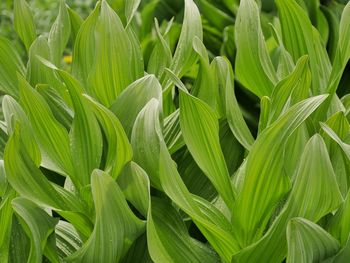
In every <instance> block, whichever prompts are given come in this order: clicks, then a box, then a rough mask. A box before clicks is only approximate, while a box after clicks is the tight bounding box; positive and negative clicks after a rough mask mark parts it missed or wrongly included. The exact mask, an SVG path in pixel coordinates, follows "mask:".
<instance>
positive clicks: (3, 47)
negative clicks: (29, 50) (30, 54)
mask: <svg viewBox="0 0 350 263" xmlns="http://www.w3.org/2000/svg"><path fill="white" fill-rule="evenodd" d="M17 74H21V75H23V76H24V75H25V67H24V65H23V62H22V60H21V57H20V56H19V55H18V53H17V51H16V49H15V48H14V46H13V45H12V43H11V42H10V41H9V40H7V39H6V38H3V37H0V90H1V91H3V92H5V93H6V94H9V95H11V96H13V97H15V98H18V95H19V89H18V79H17Z"/></svg>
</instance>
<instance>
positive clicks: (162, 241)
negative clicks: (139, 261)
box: [147, 198, 220, 263]
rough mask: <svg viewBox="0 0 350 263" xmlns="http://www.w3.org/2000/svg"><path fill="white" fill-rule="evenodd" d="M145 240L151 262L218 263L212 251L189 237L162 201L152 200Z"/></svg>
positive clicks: (166, 204)
mask: <svg viewBox="0 0 350 263" xmlns="http://www.w3.org/2000/svg"><path fill="white" fill-rule="evenodd" d="M147 240H148V246H149V251H150V255H151V258H152V259H153V260H154V262H174V263H175V262H188V263H195V262H198V263H200V262H208V263H210V262H220V260H219V258H218V256H217V255H216V254H215V252H214V251H212V250H211V249H210V248H209V247H208V246H206V245H204V244H202V243H201V242H199V241H197V240H195V239H193V238H191V237H190V236H189V234H188V232H187V229H186V225H185V223H184V222H183V221H182V218H181V217H180V215H179V213H178V212H177V211H176V210H175V209H174V208H173V207H172V206H171V205H170V204H169V203H167V202H166V201H164V200H162V199H158V198H157V199H156V198H153V199H152V208H151V211H150V213H149V218H148V221H147Z"/></svg>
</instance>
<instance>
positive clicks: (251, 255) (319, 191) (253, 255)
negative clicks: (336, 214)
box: [234, 134, 342, 262]
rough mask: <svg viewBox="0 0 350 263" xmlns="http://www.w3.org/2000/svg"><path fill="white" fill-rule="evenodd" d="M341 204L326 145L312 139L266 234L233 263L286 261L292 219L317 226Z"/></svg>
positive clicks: (319, 139) (317, 138) (244, 250)
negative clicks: (285, 199) (304, 219)
mask: <svg viewBox="0 0 350 263" xmlns="http://www.w3.org/2000/svg"><path fill="white" fill-rule="evenodd" d="M341 202H342V197H341V194H340V191H339V188H338V185H337V182H336V178H335V174H334V171H333V168H332V164H331V162H330V158H329V155H328V152H327V148H326V145H325V143H324V142H323V140H322V137H321V136H320V135H318V134H316V135H314V136H313V137H312V138H311V139H310V140H309V142H308V143H307V145H306V146H305V150H304V152H303V154H302V156H301V158H300V165H299V167H298V169H297V175H296V177H295V181H294V184H293V188H292V190H291V192H290V195H289V197H288V199H287V202H286V204H285V206H284V207H283V209H282V211H281V213H280V214H279V215H278V217H277V218H276V219H275V220H274V222H273V224H272V225H271V227H270V228H269V229H268V231H267V232H266V234H265V235H264V236H263V237H262V238H261V239H259V241H257V242H256V243H254V244H252V245H251V246H249V247H247V248H245V249H243V250H241V251H240V252H239V253H238V254H237V255H235V256H234V262H265V261H266V262H268V261H271V262H281V261H282V260H283V258H285V257H286V253H287V239H286V228H287V224H288V221H289V220H290V219H291V218H293V217H304V218H306V219H308V220H311V221H313V222H317V221H318V220H320V218H322V217H323V216H325V215H327V214H328V213H331V212H333V211H334V210H335V209H336V208H337V207H338V206H339V204H340V203H341Z"/></svg>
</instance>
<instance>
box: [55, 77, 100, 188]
mask: <svg viewBox="0 0 350 263" xmlns="http://www.w3.org/2000/svg"><path fill="white" fill-rule="evenodd" d="M58 74H59V75H60V76H61V78H62V79H63V81H64V83H65V84H66V87H67V88H68V90H69V93H70V96H71V99H72V104H73V108H74V119H73V123H72V127H71V131H70V134H69V136H70V147H71V156H72V161H73V163H74V169H75V177H76V178H77V179H78V180H79V183H80V185H81V186H85V185H88V184H90V175H91V172H92V171H93V170H94V169H96V168H98V167H99V166H100V161H101V156H102V144H103V142H102V134H101V130H100V127H99V124H98V122H97V119H96V117H95V115H94V113H93V111H92V109H91V108H90V107H89V106H90V105H88V104H87V102H86V101H85V100H84V99H83V95H82V93H83V88H82V87H81V85H80V83H79V82H78V81H77V80H76V79H75V78H73V77H72V76H71V75H70V74H69V73H67V72H65V71H58Z"/></svg>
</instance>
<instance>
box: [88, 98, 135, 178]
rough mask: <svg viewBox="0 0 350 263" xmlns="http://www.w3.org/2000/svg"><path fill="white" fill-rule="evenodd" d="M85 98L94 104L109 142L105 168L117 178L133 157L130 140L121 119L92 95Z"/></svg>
mask: <svg viewBox="0 0 350 263" xmlns="http://www.w3.org/2000/svg"><path fill="white" fill-rule="evenodd" d="M85 99H86V101H87V102H88V103H89V105H91V106H92V109H93V111H94V113H95V115H96V117H97V119H98V122H99V123H100V125H101V127H102V130H103V132H104V135H105V137H106V140H107V143H108V145H107V155H106V160H105V169H104V170H105V171H106V172H108V173H110V175H111V176H112V177H113V178H115V179H116V178H117V177H118V176H119V174H120V172H121V171H122V169H123V167H124V166H125V164H127V163H128V162H129V161H130V160H131V158H132V155H133V153H132V148H131V145H130V142H129V140H128V137H127V136H126V134H125V131H124V129H123V126H122V125H121V123H120V121H119V120H118V118H117V117H116V116H115V115H114V114H113V113H112V112H111V111H110V110H108V109H107V108H106V107H104V106H103V105H102V104H100V103H98V102H96V101H94V100H93V99H91V97H85Z"/></svg>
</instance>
